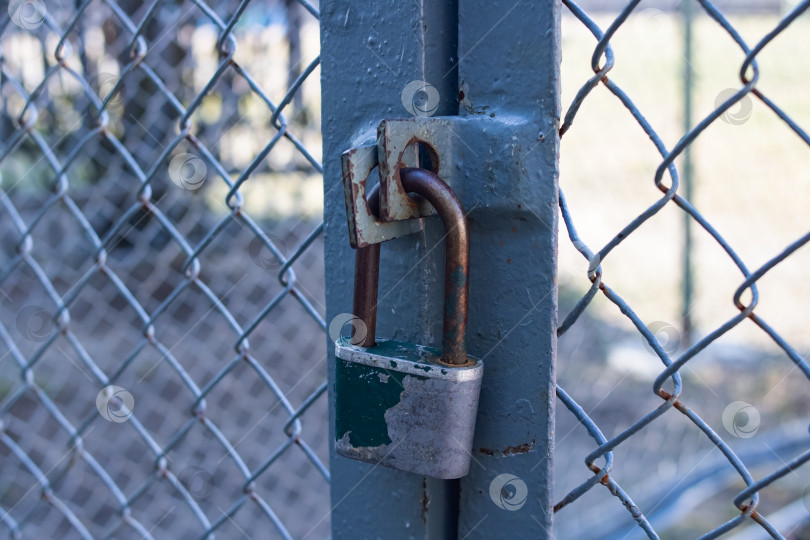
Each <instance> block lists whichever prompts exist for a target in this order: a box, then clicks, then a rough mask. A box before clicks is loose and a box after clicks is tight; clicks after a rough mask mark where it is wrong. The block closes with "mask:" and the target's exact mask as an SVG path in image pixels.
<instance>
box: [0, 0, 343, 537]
mask: <svg viewBox="0 0 810 540" xmlns="http://www.w3.org/2000/svg"><path fill="white" fill-rule="evenodd" d="M317 17H318V13H317V10H316V9H315V8H313V7H312V6H311V5H309V4H307V3H306V2H304V1H301V2H294V1H288V2H261V3H260V2H253V3H251V2H248V1H241V2H236V1H230V2H211V3H206V2H203V1H198V0H195V1H182V0H167V1H162V0H157V1H153V2H139V1H133V0H118V1H116V0H104V1H102V0H92V1H89V0H88V1H84V2H79V1H77V2H75V3H68V2H60V3H56V2H49V1H47V0H25V1H12V2H11V3H9V5H8V13H7V14H6V13H3V19H2V20H0V77H1V79H0V92H2V95H3V109H4V110H3V115H2V119H1V120H0V133H2V135H1V136H0V174H2V177H1V178H0V179H1V180H2V184H0V187H2V189H0V208H2V210H0V227H2V228H3V231H4V234H3V235H2V245H0V252H1V253H2V255H0V297H1V299H0V303H2V305H3V307H2V316H1V317H0V342H2V344H3V347H2V349H3V350H2V353H0V463H2V470H3V474H2V477H0V523H2V525H0V528H2V529H5V531H6V533H8V535H9V536H10V537H13V538H119V539H123V538H192V537H194V538H213V537H214V533H216V534H217V535H218V536H219V537H224V538H239V537H242V536H243V535H244V536H246V537H248V538H259V537H261V538H293V537H295V538H302V537H309V538H322V537H326V536H328V534H329V516H328V509H329V490H328V482H329V473H328V471H327V469H326V467H325V465H324V463H325V462H326V460H327V457H328V449H327V437H326V427H327V423H326V416H327V411H326V397H325V390H326V382H325V378H326V369H325V344H324V339H323V330H324V327H325V323H324V320H323V318H322V315H321V313H322V312H323V306H322V305H321V304H322V298H323V290H322V287H323V285H322V282H323V278H322V273H323V261H322V257H321V256H320V250H319V246H320V245H321V239H320V234H321V231H322V228H321V225H320V207H319V206H318V205H319V204H320V203H319V200H320V194H321V177H320V173H321V167H320V155H319V152H320V133H319V132H320V128H319V108H320V105H319V96H318V92H319V88H318V86H317V67H318V50H317V45H315V46H314V47H313V46H312V44H313V43H315V44H317V36H318V20H317ZM307 55H309V57H307ZM312 201H315V203H312ZM289 209H297V210H296V211H295V212H287V213H286V214H285V212H286V211H288V210H289ZM305 426H311V427H310V428H309V430H305V429H304V428H305Z"/></svg>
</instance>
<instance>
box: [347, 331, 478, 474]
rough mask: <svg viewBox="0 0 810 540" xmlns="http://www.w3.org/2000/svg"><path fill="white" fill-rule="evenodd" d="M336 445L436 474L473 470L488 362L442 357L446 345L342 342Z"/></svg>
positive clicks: (381, 461) (397, 465) (354, 454)
mask: <svg viewBox="0 0 810 540" xmlns="http://www.w3.org/2000/svg"><path fill="white" fill-rule="evenodd" d="M335 353H336V355H337V364H336V369H335V375H336V378H335V402H336V407H335V439H336V440H335V447H336V450H337V452H338V453H339V454H340V455H342V456H345V457H349V458H353V459H359V460H362V461H367V462H371V463H375V464H379V465H385V466H387V467H394V468H397V469H401V470H405V471H410V472H414V473H417V474H425V475H428V476H433V477H436V478H443V479H450V478H460V477H462V476H464V475H466V474H467V473H468V472H469V467H470V454H469V451H470V448H471V447H472V438H473V434H474V426H475V417H476V414H477V411H478V396H479V392H480V387H481V377H482V375H483V363H482V362H481V361H479V360H476V359H474V358H469V362H468V363H467V364H465V365H464V366H461V367H451V366H448V365H447V364H445V363H443V362H441V355H442V352H441V350H439V349H437V348H433V347H425V346H422V345H415V344H412V343H402V342H397V341H391V340H382V339H380V340H377V345H376V346H374V347H371V348H365V347H358V346H355V345H352V344H351V343H350V342H349V338H342V339H340V340H338V341H337V342H336V344H335Z"/></svg>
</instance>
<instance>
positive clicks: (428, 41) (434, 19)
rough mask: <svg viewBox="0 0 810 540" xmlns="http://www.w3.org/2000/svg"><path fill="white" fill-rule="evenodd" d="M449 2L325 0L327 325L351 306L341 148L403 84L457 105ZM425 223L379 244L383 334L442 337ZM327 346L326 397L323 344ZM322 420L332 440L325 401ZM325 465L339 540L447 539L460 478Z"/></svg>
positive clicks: (399, 113)
mask: <svg viewBox="0 0 810 540" xmlns="http://www.w3.org/2000/svg"><path fill="white" fill-rule="evenodd" d="M454 4H455V3H454V2H445V1H443V2H429V1H425V2H424V6H422V5H420V4H419V3H416V2H413V1H403V0H384V1H376V2H345V1H333V0H323V1H322V2H321V84H322V111H323V113H322V122H323V138H324V143H323V144H324V153H323V163H324V193H325V200H324V220H325V228H324V240H325V248H324V249H325V257H326V306H327V319H326V320H327V323H328V322H330V321H331V320H332V319H333V318H334V317H335V316H336V315H338V314H340V313H348V312H350V311H351V309H352V291H353V283H352V279H353V272H354V251H353V250H352V249H351V248H350V247H349V237H348V229H347V225H346V208H345V204H344V199H343V189H342V184H341V164H340V154H341V153H342V152H344V151H345V150H347V149H349V148H351V147H353V146H357V145H359V144H360V143H362V142H366V143H369V142H373V141H374V139H375V137H376V129H377V126H378V125H379V123H380V121H381V120H383V119H385V118H407V117H410V116H411V114H410V113H409V112H408V110H407V109H406V108H405V106H404V105H403V95H402V94H403V90H405V88H406V86H407V85H408V83H409V82H411V81H420V80H421V81H426V82H428V83H431V84H432V85H433V86H435V87H436V88H437V89H438V91H439V103H438V108H437V110H436V111H435V114H436V115H443V114H448V115H454V114H457V112H458V100H457V96H456V94H457V92H458V90H457V87H458V86H457V82H456V80H455V69H454V66H453V64H454V63H455V62H456V59H455V54H453V52H452V51H454V50H455V43H454V41H455V36H456V32H457V28H458V24H457V20H456V12H457V8H456V6H455V5H454ZM448 71H449V74H448ZM446 74H447V76H446V77H445V75H446ZM443 77H444V78H443ZM375 174H376V173H375ZM375 181H376V180H375ZM375 181H372V182H370V184H369V187H370V186H371V184H373V183H374V182H375ZM428 221H430V223H429V225H428V226H427V227H426V231H425V232H424V233H423V234H416V235H412V236H410V237H407V238H403V239H400V240H395V241H393V242H389V243H387V244H385V245H383V247H382V261H381V266H380V269H381V270H380V286H379V291H380V292H379V311H378V323H377V335H379V336H381V337H387V338H391V339H398V340H401V341H410V342H413V343H422V344H430V345H436V344H440V343H441V332H442V309H441V307H442V298H441V287H442V286H443V284H444V273H443V262H444V250H443V248H442V247H441V246H439V247H438V248H436V249H434V247H435V246H436V245H437V244H438V243H439V242H440V241H441V238H442V235H443V233H442V231H441V223H440V222H439V221H438V219H437V218H436V219H430V220H428ZM328 355H329V356H328V358H329V359H330V362H329V381H330V385H329V398H330V404H332V403H333V395H332V392H333V386H332V383H333V382H334V362H333V361H332V358H334V347H333V346H332V343H331V342H330V343H329V345H328ZM330 424H331V425H330V436H331V440H332V441H334V433H332V430H333V429H334V410H333V407H332V406H331V405H330ZM330 465H331V475H332V486H331V489H332V506H333V508H332V530H333V535H334V538H335V539H336V540H340V539H343V538H347V539H352V540H356V539H358V538H363V539H366V538H368V539H371V538H386V539H399V538H425V537H428V536H429V537H431V538H448V537H453V536H455V528H456V525H457V519H456V516H457V504H458V492H457V486H458V482H457V481H456V482H443V481H438V480H432V479H426V478H423V477H421V476H416V475H413V474H409V473H405V472H399V471H394V470H391V469H387V468H385V467H373V466H371V465H367V464H364V463H360V462H356V461H352V460H349V459H346V458H343V457H340V456H337V455H335V453H334V446H332V448H331V450H330Z"/></svg>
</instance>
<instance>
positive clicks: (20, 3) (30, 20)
mask: <svg viewBox="0 0 810 540" xmlns="http://www.w3.org/2000/svg"><path fill="white" fill-rule="evenodd" d="M47 14H48V10H47V8H46V7H45V2H43V1H42V0H11V1H10V2H9V3H8V16H9V17H10V18H11V22H13V23H14V24H16V25H17V26H19V27H20V28H24V29H25V30H34V29H36V28H39V27H40V26H42V23H44V22H45V16H46V15H47Z"/></svg>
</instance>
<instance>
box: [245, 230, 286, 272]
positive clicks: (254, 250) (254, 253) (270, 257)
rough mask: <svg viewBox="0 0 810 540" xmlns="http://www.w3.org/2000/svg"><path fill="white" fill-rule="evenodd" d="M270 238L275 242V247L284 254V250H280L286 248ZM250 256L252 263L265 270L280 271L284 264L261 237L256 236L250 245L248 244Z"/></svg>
mask: <svg viewBox="0 0 810 540" xmlns="http://www.w3.org/2000/svg"><path fill="white" fill-rule="evenodd" d="M268 238H269V240H270V241H271V242H273V245H275V246H276V249H278V251H279V252H281V253H283V252H284V249H279V248H283V247H284V245H283V244H282V242H281V241H279V240H278V239H276V238H272V237H270V236H268ZM248 256H249V257H250V260H251V261H253V262H254V263H256V266H258V267H259V268H263V269H264V270H278V269H279V268H281V266H282V264H283V263H282V261H280V260H279V258H278V257H276V255H275V253H273V252H272V251H271V250H270V248H269V247H267V244H265V243H264V240H263V239H262V238H261V237H259V236H254V237H253V239H252V240H251V241H250V244H248Z"/></svg>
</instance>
